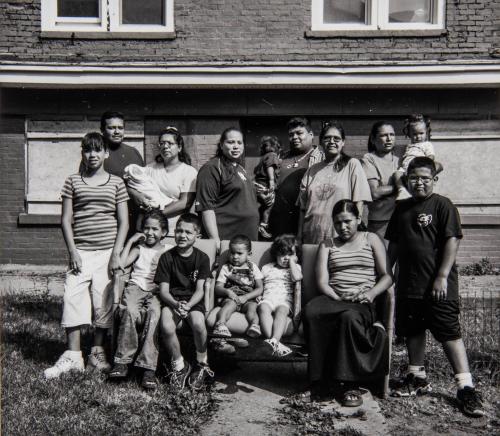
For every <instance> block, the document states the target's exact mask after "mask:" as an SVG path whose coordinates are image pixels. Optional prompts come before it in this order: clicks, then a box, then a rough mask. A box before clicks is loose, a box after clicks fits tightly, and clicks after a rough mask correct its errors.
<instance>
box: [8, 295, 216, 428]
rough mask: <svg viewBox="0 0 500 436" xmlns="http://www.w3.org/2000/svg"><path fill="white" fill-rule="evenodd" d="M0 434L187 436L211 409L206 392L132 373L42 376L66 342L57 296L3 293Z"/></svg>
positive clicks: (213, 406) (197, 426)
mask: <svg viewBox="0 0 500 436" xmlns="http://www.w3.org/2000/svg"><path fill="white" fill-rule="evenodd" d="M1 305H2V318H3V319H2V325H3V330H2V349H1V359H2V360H1V361H2V421H1V422H2V434H3V435H25V434H29V435H48V434H55V435H59V434H74V435H87V434H88V435H97V434H102V435H104V434H105V435H115V434H116V435H118V434H120V435H128V434H130V435H132V434H133V435H150V434H151V435H157V434H168V435H190V434H197V433H199V429H200V427H201V426H202V425H203V423H204V422H205V421H206V420H207V419H208V418H209V416H211V415H212V414H213V412H214V410H215V408H216V405H215V401H214V400H213V399H212V396H211V393H210V392H201V393H192V392H190V391H187V390H186V391H185V392H181V393H174V392H171V391H170V389H169V386H168V385H167V384H165V383H161V384H160V387H159V388H158V389H157V390H156V391H155V392H154V393H146V392H144V391H143V390H142V389H141V388H140V386H139V385H138V383H137V382H136V381H135V380H131V381H127V382H124V383H120V384H112V383H109V382H107V381H106V380H105V377H103V376H102V375H100V374H96V373H88V372H85V373H81V374H67V375H65V376H63V377H61V379H59V380H50V381H46V380H45V379H44V377H43V370H44V369H45V368H47V367H49V366H51V365H53V364H54V362H55V361H56V360H57V358H58V357H59V355H60V354H61V353H62V352H63V351H64V349H65V338H64V331H63V329H61V327H60V325H59V321H60V316H61V299H57V298H52V297H44V296H34V295H23V294H17V295H7V296H4V297H2V300H1Z"/></svg>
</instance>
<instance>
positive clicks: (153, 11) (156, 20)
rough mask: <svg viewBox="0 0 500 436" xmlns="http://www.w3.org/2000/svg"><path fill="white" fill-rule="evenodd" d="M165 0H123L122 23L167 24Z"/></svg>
mask: <svg viewBox="0 0 500 436" xmlns="http://www.w3.org/2000/svg"><path fill="white" fill-rule="evenodd" d="M164 6H165V0H141V1H137V0H122V24H161V25H164V24H165V22H164V21H165V20H164V17H165V8H164Z"/></svg>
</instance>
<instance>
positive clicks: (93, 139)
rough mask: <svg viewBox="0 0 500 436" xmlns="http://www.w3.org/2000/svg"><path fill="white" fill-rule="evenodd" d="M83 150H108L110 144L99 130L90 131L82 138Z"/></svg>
mask: <svg viewBox="0 0 500 436" xmlns="http://www.w3.org/2000/svg"><path fill="white" fill-rule="evenodd" d="M82 150H83V151H89V150H97V151H100V150H105V151H107V150H108V144H107V143H106V141H105V140H104V138H103V136H102V135H101V134H100V133H99V132H89V133H87V134H86V135H85V136H84V137H83V139H82Z"/></svg>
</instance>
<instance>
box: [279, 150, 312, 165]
mask: <svg viewBox="0 0 500 436" xmlns="http://www.w3.org/2000/svg"><path fill="white" fill-rule="evenodd" d="M313 150H314V149H313V148H311V149H310V150H309V151H308V152H307V153H306V154H304V155H303V156H302V157H301V158H300V159H296V158H293V164H289V165H287V166H286V167H287V168H288V169H290V168H298V166H299V162H300V161H301V160H302V159H304V158H306V157H307V156H308V155H309V154H311V152H312V151H313Z"/></svg>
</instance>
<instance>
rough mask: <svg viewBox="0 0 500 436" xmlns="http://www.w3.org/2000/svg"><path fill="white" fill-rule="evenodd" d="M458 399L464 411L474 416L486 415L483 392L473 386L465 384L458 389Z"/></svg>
mask: <svg viewBox="0 0 500 436" xmlns="http://www.w3.org/2000/svg"><path fill="white" fill-rule="evenodd" d="M457 401H458V404H459V405H460V407H461V409H462V411H463V412H464V413H465V414H466V415H468V416H473V417H474V418H480V417H481V416H484V415H485V411H484V407H483V400H482V398H481V394H480V393H479V392H477V391H476V389H474V388H473V387H471V386H465V387H464V388H463V389H459V390H458V391H457Z"/></svg>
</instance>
